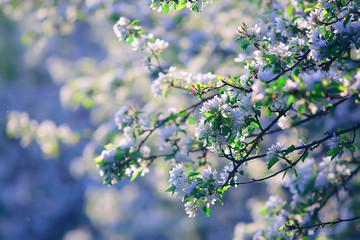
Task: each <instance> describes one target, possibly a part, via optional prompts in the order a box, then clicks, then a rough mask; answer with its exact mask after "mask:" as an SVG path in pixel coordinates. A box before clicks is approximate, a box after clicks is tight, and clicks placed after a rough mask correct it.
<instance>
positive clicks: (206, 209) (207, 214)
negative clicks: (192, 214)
mask: <svg viewBox="0 0 360 240" xmlns="http://www.w3.org/2000/svg"><path fill="white" fill-rule="evenodd" d="M203 212H204V213H205V214H206V216H207V217H210V208H207V207H206V206H204V207H203Z"/></svg>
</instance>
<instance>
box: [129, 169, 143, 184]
mask: <svg viewBox="0 0 360 240" xmlns="http://www.w3.org/2000/svg"><path fill="white" fill-rule="evenodd" d="M141 172H142V171H140V172H135V173H134V174H133V175H132V177H131V179H130V182H132V181H134V180H135V179H136V177H137V176H139V174H140V173H141Z"/></svg>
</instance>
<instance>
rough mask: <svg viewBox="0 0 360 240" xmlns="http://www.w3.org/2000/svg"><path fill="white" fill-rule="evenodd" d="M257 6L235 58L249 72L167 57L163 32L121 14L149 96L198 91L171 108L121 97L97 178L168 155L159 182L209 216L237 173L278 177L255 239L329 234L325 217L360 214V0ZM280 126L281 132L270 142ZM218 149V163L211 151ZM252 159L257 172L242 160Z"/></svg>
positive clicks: (135, 170)
mask: <svg viewBox="0 0 360 240" xmlns="http://www.w3.org/2000/svg"><path fill="white" fill-rule="evenodd" d="M209 3H211V1H198V0H197V1H191V0H177V1H176V0H174V1H167V0H153V3H152V5H151V7H152V8H153V9H155V10H158V11H163V12H165V13H168V12H169V11H170V9H174V10H180V9H183V8H188V9H190V10H192V11H193V12H199V11H203V7H204V6H205V5H207V4H209ZM260 6H262V7H263V8H262V9H261V19H260V20H261V23H258V24H255V26H250V25H248V24H246V23H240V26H239V27H238V29H237V34H238V38H237V40H238V41H239V44H240V46H241V47H242V49H243V51H244V53H240V54H239V57H238V58H237V59H236V60H237V61H238V62H240V66H244V67H245V69H246V72H244V73H241V74H237V73H232V74H229V75H228V76H219V75H216V73H206V74H194V73H190V72H187V71H184V70H179V69H178V68H176V67H174V66H172V67H168V68H167V67H166V68H165V67H164V65H165V64H164V60H163V58H162V52H163V51H164V50H165V49H166V48H168V47H169V45H168V43H167V42H165V41H164V40H160V39H157V38H155V37H154V36H153V35H152V34H150V33H148V32H146V30H145V29H144V28H143V27H141V25H139V22H138V21H136V20H135V21H131V20H129V19H127V18H124V17H121V18H120V20H119V21H118V22H117V23H116V25H115V26H114V32H115V34H116V36H117V37H118V38H119V40H120V41H125V42H127V43H129V44H130V45H131V47H132V48H133V49H134V50H136V51H142V52H143V53H144V55H145V56H146V65H147V66H148V68H149V70H150V71H151V72H155V73H156V74H157V75H158V77H157V78H156V80H154V81H153V83H152V91H153V93H154V96H156V97H162V98H163V100H164V101H166V96H167V95H168V94H172V93H173V92H172V90H171V89H172V88H176V89H181V90H183V91H184V92H187V93H188V94H189V95H195V96H197V98H198V100H197V101H196V102H194V104H193V105H191V106H184V108H183V109H181V110H180V111H175V110H170V111H168V112H154V113H145V112H142V111H141V110H139V109H137V108H136V107H134V106H131V105H127V106H124V107H123V108H122V109H121V110H119V112H118V113H117V114H116V115H115V121H116V124H117V125H118V127H119V130H120V131H122V132H123V136H124V137H123V140H122V141H121V142H120V143H112V144H109V145H107V146H105V150H104V151H103V152H102V153H101V156H99V157H98V158H97V159H96V162H97V164H98V166H99V168H100V174H101V175H102V176H103V177H104V183H106V184H114V183H116V182H117V181H119V180H120V179H122V178H123V177H125V176H129V177H131V180H134V179H135V178H136V177H137V176H138V175H144V174H146V173H147V172H149V166H150V165H151V164H152V163H153V162H154V161H157V160H158V159H159V158H164V159H165V160H166V161H167V162H168V163H169V165H170V166H171V167H172V170H171V171H170V179H169V183H170V187H169V188H168V189H167V190H166V191H167V192H170V193H172V194H173V195H174V196H176V197H177V198H179V199H180V200H181V201H182V202H183V203H184V205H185V211H186V213H187V214H188V215H189V217H195V216H196V215H197V214H198V212H199V211H203V212H204V213H205V214H206V215H207V216H209V215H210V206H211V205H212V204H215V203H216V202H220V203H222V201H221V198H222V197H223V195H224V194H226V191H227V190H228V189H230V188H238V191H241V185H243V184H256V183H257V182H267V181H269V180H271V179H273V178H277V179H279V181H278V185H279V186H280V187H279V189H280V190H279V191H278V194H275V195H272V196H270V197H269V200H268V201H267V202H266V204H265V206H264V208H263V209H262V210H261V212H262V214H263V215H265V216H264V218H265V219H267V220H269V223H271V224H269V225H268V228H267V229H260V230H259V231H258V232H257V233H255V234H254V239H287V238H291V239H300V238H301V239H309V238H311V235H314V234H316V233H317V230H318V229H319V228H325V227H329V228H328V229H330V230H327V231H330V233H329V234H336V233H337V232H338V231H336V228H331V227H330V226H333V225H339V226H340V225H341V224H345V226H348V227H349V226H351V224H356V220H357V219H359V218H360V215H359V214H360V213H359V208H358V206H359V202H358V200H357V198H358V196H359V195H358V194H359V193H358V189H357V188H356V186H357V183H356V178H357V175H358V172H359V170H360V164H359V163H360V159H359V154H358V147H357V145H358V139H357V137H356V133H357V131H358V129H359V128H360V116H359V114H358V113H359V112H358V110H359V108H358V102H359V100H360V99H359V97H360V95H359V90H360V71H359V69H360V60H359V59H360V58H359V57H360V55H359V48H360V33H359V32H360V20H359V18H360V11H359V9H360V3H359V1H357V0H354V1H351V0H348V1H331V0H320V1H318V2H316V1H309V2H307V1H288V2H287V3H284V2H275V1H269V2H267V3H266V4H262V5H261V4H260ZM203 14H206V9H204V13H203ZM234 31H236V29H234ZM339 116H340V117H339ZM279 135H281V141H279V142H275V141H274V140H275V139H276V138H278V136H279ZM294 136H296V137H297V139H298V141H297V142H293V140H292V139H293V138H294ZM278 139H279V138H278ZM154 141H156V144H155V143H154ZM269 143H270V144H269ZM149 144H150V145H151V147H149ZM213 156H216V157H217V160H216V161H215V163H214V161H213V162H212V163H211V161H209V160H208V159H209V158H212V157H213ZM214 165H215V166H224V167H223V168H222V169H218V168H216V167H214ZM251 165H256V168H257V169H258V171H257V172H256V173H254V172H250V171H249V172H248V171H247V169H248V168H250V166H251ZM217 171H219V172H220V174H218V172H217ZM198 209H200V210H198ZM259 211H260V210H259ZM344 222H346V223H344ZM346 224H347V225H346ZM356 226H359V225H356ZM331 229H332V230H331ZM331 231H332V232H331ZM346 231H348V233H349V234H351V232H352V231H356V230H351V228H348V229H347V230H346Z"/></svg>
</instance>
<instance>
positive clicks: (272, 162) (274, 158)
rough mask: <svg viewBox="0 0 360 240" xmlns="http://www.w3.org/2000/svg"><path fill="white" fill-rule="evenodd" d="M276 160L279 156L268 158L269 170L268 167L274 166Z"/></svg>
mask: <svg viewBox="0 0 360 240" xmlns="http://www.w3.org/2000/svg"><path fill="white" fill-rule="evenodd" d="M278 161H279V158H277V157H273V158H272V159H270V161H269V163H268V164H267V166H268V170H270V168H272V166H274V164H275V163H277V162H278Z"/></svg>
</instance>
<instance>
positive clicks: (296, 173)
mask: <svg viewBox="0 0 360 240" xmlns="http://www.w3.org/2000/svg"><path fill="white" fill-rule="evenodd" d="M293 170H294V173H295V176H296V177H299V174H298V172H297V170H296V168H293Z"/></svg>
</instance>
